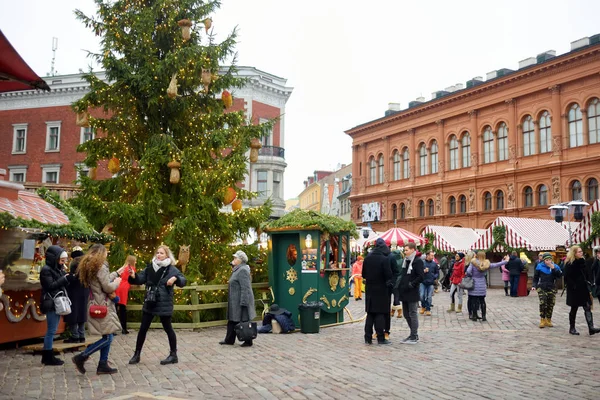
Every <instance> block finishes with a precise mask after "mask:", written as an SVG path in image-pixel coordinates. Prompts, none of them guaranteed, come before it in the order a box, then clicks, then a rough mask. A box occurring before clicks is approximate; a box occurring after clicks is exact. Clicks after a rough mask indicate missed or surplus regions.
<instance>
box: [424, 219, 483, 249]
mask: <svg viewBox="0 0 600 400" xmlns="http://www.w3.org/2000/svg"><path fill="white" fill-rule="evenodd" d="M483 232H485V229H471V228H460V227H456V226H440V225H427V226H426V227H425V229H424V230H423V235H425V234H428V233H431V234H433V235H434V237H435V239H434V240H433V245H434V246H435V247H436V248H437V249H439V250H441V251H443V252H447V253H455V252H462V253H465V252H466V251H467V250H468V249H470V248H471V245H472V244H473V243H475V242H476V241H477V240H478V239H479V237H480V236H481V234H483Z"/></svg>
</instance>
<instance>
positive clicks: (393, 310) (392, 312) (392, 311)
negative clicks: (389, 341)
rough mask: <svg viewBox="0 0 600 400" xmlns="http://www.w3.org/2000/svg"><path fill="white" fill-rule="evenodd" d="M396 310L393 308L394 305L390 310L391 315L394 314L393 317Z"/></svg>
mask: <svg viewBox="0 0 600 400" xmlns="http://www.w3.org/2000/svg"><path fill="white" fill-rule="evenodd" d="M395 312H396V310H395V309H394V308H393V306H392V310H391V311H390V316H392V317H393V316H394V313H395Z"/></svg>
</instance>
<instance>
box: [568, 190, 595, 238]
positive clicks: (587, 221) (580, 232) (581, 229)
mask: <svg viewBox="0 0 600 400" xmlns="http://www.w3.org/2000/svg"><path fill="white" fill-rule="evenodd" d="M595 212H600V200H596V201H595V202H594V203H592V206H591V207H590V208H589V210H588V213H587V214H586V216H585V217H583V220H582V221H581V223H580V224H579V226H578V227H577V228H575V229H574V230H573V243H581V242H583V241H586V240H588V238H589V237H590V235H591V234H592V214H593V213H595ZM571 229H573V224H572V223H571ZM592 246H600V237H596V238H595V239H594V241H593V242H592Z"/></svg>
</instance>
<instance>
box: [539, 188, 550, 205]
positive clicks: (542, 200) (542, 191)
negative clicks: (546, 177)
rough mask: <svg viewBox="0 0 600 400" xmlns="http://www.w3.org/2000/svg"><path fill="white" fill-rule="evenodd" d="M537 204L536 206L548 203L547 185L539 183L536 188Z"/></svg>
mask: <svg viewBox="0 0 600 400" xmlns="http://www.w3.org/2000/svg"><path fill="white" fill-rule="evenodd" d="M537 204H538V206H547V205H548V186H546V185H540V186H538V188H537Z"/></svg>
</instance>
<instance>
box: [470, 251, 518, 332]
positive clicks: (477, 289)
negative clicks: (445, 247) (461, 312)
mask: <svg viewBox="0 0 600 400" xmlns="http://www.w3.org/2000/svg"><path fill="white" fill-rule="evenodd" d="M507 262H508V256H506V257H504V259H503V260H502V261H500V262H497V263H491V262H490V261H489V260H487V259H486V258H485V252H484V251H478V252H477V255H476V257H475V258H473V259H472V260H471V263H470V264H469V267H468V268H467V272H466V275H467V276H470V277H472V278H473V289H471V290H469V297H471V307H472V308H471V313H470V315H469V318H470V319H471V320H472V321H477V320H478V319H481V321H482V322H485V321H487V303H486V301H485V297H486V295H487V280H486V279H487V274H488V271H489V270H490V269H492V268H498V267H501V266H503V265H506V263H507ZM479 310H481V317H479Z"/></svg>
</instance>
